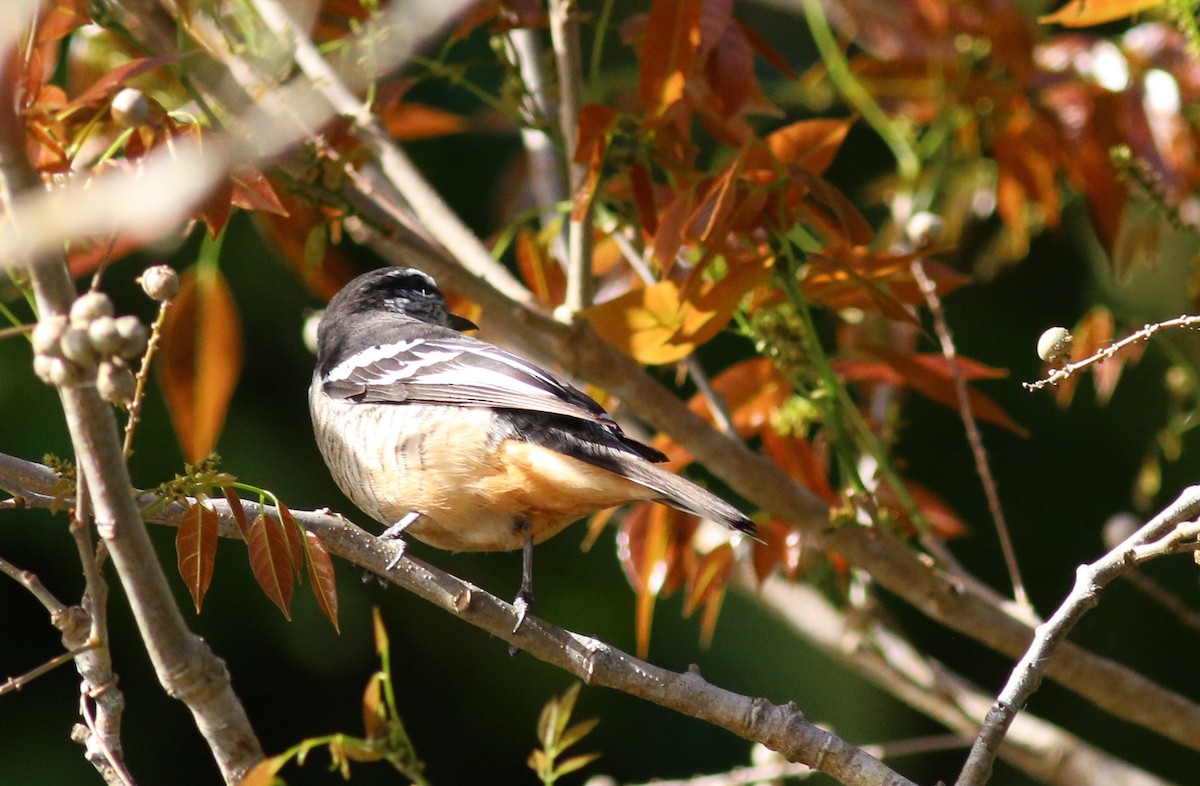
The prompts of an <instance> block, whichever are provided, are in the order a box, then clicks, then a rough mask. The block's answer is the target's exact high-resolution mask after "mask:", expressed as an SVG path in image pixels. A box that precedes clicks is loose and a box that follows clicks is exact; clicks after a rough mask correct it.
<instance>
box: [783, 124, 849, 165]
mask: <svg viewBox="0 0 1200 786" xmlns="http://www.w3.org/2000/svg"><path fill="white" fill-rule="evenodd" d="M853 122H854V121H853V120H832V119H826V118H819V119H816V120H801V121H799V122H797V123H792V124H791V125H787V126H784V127H783V128H780V129H777V130H775V131H772V132H771V133H770V134H769V135H768V136H767V138H766V139H765V140H763V141H765V142H766V144H767V148H768V149H769V150H770V151H771V152H772V153H773V154H774V155H775V158H777V159H778V160H779V162H780V163H782V164H786V165H788V166H796V167H800V168H802V169H807V170H808V171H809V172H812V173H813V174H817V175H819V174H822V173H824V172H825V170H826V169H828V168H829V165H830V164H832V163H833V158H834V156H835V155H837V151H838V150H839V149H840V148H841V146H842V142H844V141H845V140H846V134H848V133H849V132H850V126H851V125H852V124H853Z"/></svg>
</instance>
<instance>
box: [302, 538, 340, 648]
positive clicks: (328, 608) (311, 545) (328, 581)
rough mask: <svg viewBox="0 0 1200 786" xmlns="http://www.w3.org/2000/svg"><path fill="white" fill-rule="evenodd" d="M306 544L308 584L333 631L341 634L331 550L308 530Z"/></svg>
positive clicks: (335, 577)
mask: <svg viewBox="0 0 1200 786" xmlns="http://www.w3.org/2000/svg"><path fill="white" fill-rule="evenodd" d="M304 542H305V544H306V546H307V548H308V582H309V584H311V585H312V588H313V595H315V596H316V597H317V605H318V606H320V607H321V611H323V612H325V616H326V617H328V618H329V621H330V622H332V623H333V629H334V630H335V631H337V632H338V633H341V628H339V627H338V594H337V576H336V575H334V571H333V560H332V559H330V557H329V549H327V548H325V543H324V542H323V541H322V540H321V539H320V538H319V537H317V534H316V533H315V532H309V531H308V530H305V531H304Z"/></svg>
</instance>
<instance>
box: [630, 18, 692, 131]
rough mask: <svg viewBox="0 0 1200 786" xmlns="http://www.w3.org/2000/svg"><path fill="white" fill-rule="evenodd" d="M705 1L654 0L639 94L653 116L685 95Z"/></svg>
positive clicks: (643, 57)
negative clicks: (684, 91)
mask: <svg viewBox="0 0 1200 786" xmlns="http://www.w3.org/2000/svg"><path fill="white" fill-rule="evenodd" d="M703 7H704V3H703V0H654V2H653V3H652V4H651V6H650V14H649V16H648V17H647V18H646V30H645V36H644V38H643V39H642V46H641V64H640V65H639V67H638V93H639V95H640V96H641V99H642V106H643V107H645V109H646V114H648V115H650V116H658V115H661V114H662V113H663V112H664V111H665V110H666V109H667V107H669V106H671V105H672V104H674V103H676V102H677V101H679V100H680V99H681V98H683V90H684V86H685V84H686V83H687V78H688V76H689V75H690V74H691V71H692V68H693V64H694V62H695V59H696V54H697V50H698V48H699V46H700V39H701V36H700V19H701V11H702V9H703Z"/></svg>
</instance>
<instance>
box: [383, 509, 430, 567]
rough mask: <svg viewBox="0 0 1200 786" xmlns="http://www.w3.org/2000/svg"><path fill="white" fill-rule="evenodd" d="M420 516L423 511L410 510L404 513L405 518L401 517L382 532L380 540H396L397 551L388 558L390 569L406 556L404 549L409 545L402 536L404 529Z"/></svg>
mask: <svg viewBox="0 0 1200 786" xmlns="http://www.w3.org/2000/svg"><path fill="white" fill-rule="evenodd" d="M419 518H421V511H419V510H410V511H409V512H408V513H405V514H404V518H402V519H400V520H399V521H397V522H396V523H395V524H393V525H392V526H390V527H388V528H387V529H385V530H384V531H383V533H382V534H380V536H379V539H380V540H394V541H396V553H395V554H394V555H392V558H391V559H390V560H388V564H387V568H388V570H391V569H392V568H394V567H396V566H397V565H399V564H400V560H401V559H403V558H404V550H405V549H406V548H407V547H408V544H407V543H405V542H404V538H402V537H401V536H402V535H403V534H404V530H406V529H408V528H409V527H411V526H412V525H413V522H415V521H416V520H417V519H419Z"/></svg>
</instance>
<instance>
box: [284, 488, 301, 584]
mask: <svg viewBox="0 0 1200 786" xmlns="http://www.w3.org/2000/svg"><path fill="white" fill-rule="evenodd" d="M277 510H278V511H279V523H280V524H282V525H283V534H284V535H285V536H286V537H287V542H288V555H289V556H290V557H291V558H292V568H293V569H299V567H300V566H301V565H303V564H304V533H305V529H304V528H303V527H301V526H300V525H299V524H297V523H296V520H295V519H294V518H292V512H291V511H290V510H288V509H287V505H284V504H283V503H282V502H280V503H279V507H278V508H277ZM296 580H297V581H299V580H300V573H299V572H297V573H296Z"/></svg>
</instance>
